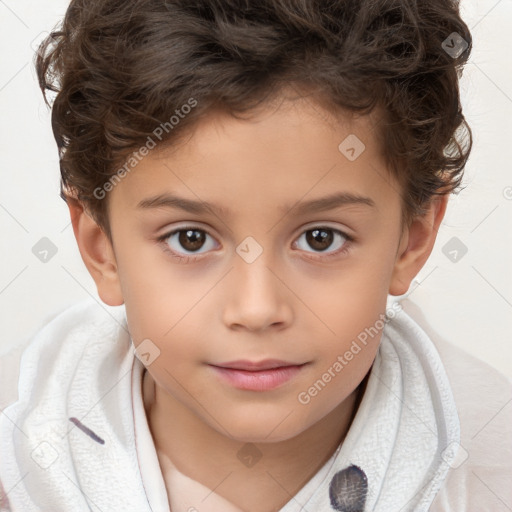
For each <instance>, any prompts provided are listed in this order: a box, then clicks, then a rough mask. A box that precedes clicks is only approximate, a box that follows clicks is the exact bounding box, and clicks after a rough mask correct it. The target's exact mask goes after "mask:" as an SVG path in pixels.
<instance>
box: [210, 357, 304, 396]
mask: <svg viewBox="0 0 512 512" xmlns="http://www.w3.org/2000/svg"><path fill="white" fill-rule="evenodd" d="M307 364H308V363H295V362H288V361H281V360H278V359H266V360H264V361H246V360H243V361H242V360H240V361H229V362H227V363H219V364H210V365H209V366H210V367H211V368H212V369H213V370H214V371H215V373H216V374H217V375H218V376H219V377H220V378H221V380H223V381H224V382H226V383H228V384H229V385H231V386H233V387H235V388H237V389H243V390H247V391H270V390H272V389H275V388H277V387H280V386H282V385H283V384H285V383H286V382H288V381H290V380H291V379H293V378H294V377H296V376H297V375H298V374H299V373H300V372H301V371H302V370H303V368H304V367H305V366H306V365H307Z"/></svg>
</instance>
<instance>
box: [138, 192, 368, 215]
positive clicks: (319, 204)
mask: <svg viewBox="0 0 512 512" xmlns="http://www.w3.org/2000/svg"><path fill="white" fill-rule="evenodd" d="M351 205H366V206H369V207H372V208H376V205H375V202H374V201H373V200H372V199H371V198H369V197H365V196H360V195H355V194H351V193H346V192H343V193H336V194H332V195H329V196H325V197H319V198H317V199H312V200H310V201H303V202H300V203H298V204H297V203H296V204H295V205H294V206H290V205H284V206H281V207H280V210H281V211H282V212H284V213H285V212H288V211H290V210H294V211H295V214H296V215H306V214H308V213H314V212H323V211H328V210H333V209H334V208H339V207H342V206H351ZM137 208H142V209H150V208H173V209H179V210H184V211H186V212H188V213H194V214H205V213H208V212H209V211H214V212H216V213H220V214H228V213H229V210H228V209H227V208H224V207H222V206H220V205H217V204H213V203H207V202H205V201H195V200H193V199H187V198H185V197H179V196H176V195H174V194H159V195H157V196H152V197H148V198H146V199H143V200H142V201H140V202H139V204H138V205H137Z"/></svg>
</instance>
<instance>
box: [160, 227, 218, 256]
mask: <svg viewBox="0 0 512 512" xmlns="http://www.w3.org/2000/svg"><path fill="white" fill-rule="evenodd" d="M158 240H159V241H160V242H162V243H164V248H165V250H167V251H169V252H170V253H172V254H174V255H176V256H177V257H183V256H192V257H194V256H195V255H196V254H197V255H201V254H203V253H204V252H207V251H208V250H210V249H213V248H214V247H215V243H214V242H213V238H212V236H211V235H209V234H208V233H207V232H206V231H204V230H203V229H199V228H196V227H185V228H183V229H176V230H174V231H171V232H170V233H167V234H165V235H163V236H161V237H159V238H158ZM209 240H210V242H209V243H208V241H209ZM203 248H205V250H203V251H201V252H198V251H199V250H200V249H203Z"/></svg>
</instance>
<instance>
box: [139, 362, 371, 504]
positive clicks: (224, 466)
mask: <svg viewBox="0 0 512 512" xmlns="http://www.w3.org/2000/svg"><path fill="white" fill-rule="evenodd" d="M367 378H368V375H367V376H366V377H365V379H363V381H362V382H361V384H360V385H359V387H358V388H357V389H356V390H355V391H354V392H353V393H352V394H350V395H349V396H348V397H347V398H346V399H345V400H344V401H343V402H342V403H341V404H339V405H338V406H337V407H336V408H335V409H333V410H332V411H331V412H330V413H329V414H327V415H326V416H325V417H324V418H322V420H320V421H319V422H317V423H316V424H314V425H313V426H311V427H310V428H308V429H307V430H305V431H303V432H301V433H300V434H299V435H297V436H295V437H293V438H291V439H287V440H284V441H279V442H270V443H264V442H263V443H250V444H251V445H252V446H251V447H250V450H252V453H256V454H258V455H260V454H261V459H260V461H262V462H264V463H262V464H260V463H256V464H254V465H251V466H250V467H245V466H244V465H243V464H241V462H240V460H239V459H238V458H237V456H236V455H237V453H238V452H239V450H240V449H241V448H242V447H244V446H245V445H246V444H247V443H245V442H241V441H238V440H234V439H231V438H229V437H227V436H225V435H224V434H222V433H220V432H219V431H217V430H215V429H213V428H212V427H210V426H209V425H208V424H206V423H205V422H203V421H202V420H201V419H200V418H198V416H197V415H196V414H194V413H193V412H192V411H190V410H189V409H188V408H187V407H185V406H184V405H183V404H181V403H180V402H179V401H177V400H175V399H174V398H173V397H172V396H170V395H169V394H168V393H167V392H166V391H165V390H163V389H161V388H160V386H158V385H157V384H156V383H155V381H154V380H153V378H152V377H151V375H150V374H149V372H147V371H145V376H144V384H143V399H144V405H145V409H146V415H147V418H148V424H149V426H150V430H151V433H152V436H153V440H154V443H155V447H156V450H157V453H158V454H159V458H160V461H161V465H162V460H163V459H165V460H167V459H168V460H170V461H171V462H172V465H173V466H175V467H176V468H177V469H178V470H179V471H180V472H181V473H183V474H184V475H186V476H188V477H189V478H191V479H193V480H196V481H198V482H199V483H201V484H202V485H204V486H206V487H208V488H209V489H212V490H213V489H215V493H217V494H218V495H220V496H222V497H223V498H225V499H227V500H228V501H230V502H231V503H233V504H234V505H236V506H239V507H241V508H242V509H243V510H244V511H247V512H264V511H268V510H276V509H279V508H281V507H282V506H284V505H285V504H286V503H287V502H288V501H289V500H290V499H291V496H293V495H295V494H296V493H297V492H298V491H299V490H300V489H301V488H302V487H303V486H304V485H305V484H306V483H307V481H308V480H309V479H310V478H311V477H312V476H313V475H314V474H315V473H316V472H317V471H318V470H319V469H320V468H321V467H322V466H323V465H324V464H325V462H326V461H327V460H328V459H329V458H330V457H331V456H332V454H333V453H334V452H335V451H336V449H337V447H338V446H339V445H340V443H342V442H343V439H344V438H345V436H346V433H347V432H348V429H349V427H350V424H351V422H352V420H353V418H354V416H355V413H356V411H357V407H358V406H359V402H360V400H361V398H362V395H363V393H364V389H365V387H366V382H367ZM245 449H247V447H246V448H245ZM163 473H164V478H165V470H163ZM228 475H229V479H227V476H228ZM219 482H223V484H222V485H219ZM247 503H253V504H254V505H253V506H252V507H251V508H248V506H247Z"/></svg>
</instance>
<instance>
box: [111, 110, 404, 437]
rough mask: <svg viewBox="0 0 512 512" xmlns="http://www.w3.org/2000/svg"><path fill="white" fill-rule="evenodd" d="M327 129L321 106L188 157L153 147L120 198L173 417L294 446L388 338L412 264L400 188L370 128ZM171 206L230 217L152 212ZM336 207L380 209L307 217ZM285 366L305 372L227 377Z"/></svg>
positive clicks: (134, 327)
mask: <svg viewBox="0 0 512 512" xmlns="http://www.w3.org/2000/svg"><path fill="white" fill-rule="evenodd" d="M322 116H325V113H323V112H322V114H320V109H319V107H316V106H315V109H313V108H312V107H311V106H310V105H308V104H307V103H305V102H301V103H299V102H297V103H293V104H292V103H285V104H283V106H282V107H281V109H279V110H277V111H271V110H268V111H266V112H265V114H264V115H261V116H260V117H259V118H258V119H257V121H250V122H245V121H237V120H235V119H233V118H231V117H229V116H227V115H221V114H219V115H216V116H215V117H211V118H209V119H208V120H207V121H205V122H203V124H201V125H199V126H198V127H197V128H196V130H195V132H194V135H193V137H192V138H191V139H190V140H189V141H188V143H187V144H184V145H182V146H178V147H176V148H175V149H174V150H173V151H172V152H170V151H169V152H168V153H160V154H159V155H157V153H156V151H157V150H158V148H156V150H153V151H152V152H151V153H150V155H149V156H147V157H145V158H144V159H143V160H141V162H140V163H139V164H138V165H137V166H136V167H135V168H134V169H133V170H132V171H131V173H130V174H128V175H127V176H126V177H125V178H124V179H123V180H122V181H121V182H120V183H119V184H118V185H117V186H116V187H115V188H114V190H113V191H112V192H111V197H110V204H109V212H110V221H111V229H112V234H113V247H114V253H115V261H116V265H117V275H118V277H119V290H120V292H119V293H120V294H122V300H124V302H125V305H126V313H127V319H128V325H129V330H130V333H131V336H132V339H133V341H134V344H135V345H136V346H137V345H139V344H140V343H141V342H142V341H143V340H145V339H149V340H151V342H152V344H150V345H147V347H146V348H149V352H151V353H152V355H153V354H154V353H155V349H154V348H152V347H154V346H156V347H158V349H159V351H160V355H159V356H158V357H157V358H156V359H155V360H154V362H153V363H152V364H151V365H150V366H149V367H148V370H149V372H150V374H151V375H152V377H153V378H154V380H155V381H156V383H157V385H158V386H160V387H161V388H162V389H163V390H165V391H166V392H167V394H168V395H167V396H166V400H168V401H169V402H168V403H169V404H171V403H176V402H175V401H176V400H177V401H178V402H179V403H180V407H182V406H185V407H186V408H188V409H189V410H190V411H192V412H194V413H195V415H196V416H197V417H199V418H200V419H202V421H204V422H205V423H206V424H208V425H210V426H211V427H212V428H214V429H216V430H217V431H219V432H221V433H224V434H226V432H229V435H230V436H231V437H233V438H235V439H238V440H241V441H254V442H256V441H274V440H283V439H288V438H291V437H292V436H295V435H297V434H299V433H300V432H302V431H304V430H305V429H306V428H308V427H310V426H312V425H313V424H315V423H316V422H318V421H319V420H320V419H321V418H323V417H324V416H326V415H327V414H328V413H329V412H331V411H333V410H334V409H335V408H336V407H338V406H340V407H342V402H343V401H344V400H345V399H346V398H347V397H349V395H351V394H352V393H353V392H354V390H355V389H356V387H357V385H358V384H359V383H360V381H361V380H362V379H363V378H364V376H365V375H366V373H367V372H368V370H369V368H370V367H371V364H372V362H373V359H374V357H375V354H376V350H377V347H378V343H379V340H380V335H381V329H382V316H381V315H382V314H383V313H384V312H385V305H386V298H387V294H388V292H390V290H391V288H392V286H393V279H394V277H393V272H394V266H395V262H396V261H397V259H398V258H399V256H398V253H399V252H400V251H401V249H400V246H401V245H400V244H401V237H400V235H401V223H400V219H401V202H400V197H399V193H398V190H399V187H398V185H397V183H396V182H395V181H394V180H393V179H392V178H391V177H390V176H389V174H388V173H387V171H386V168H385V167H384V164H383V161H382V158H381V155H380V151H379V148H378V146H377V142H376V140H375V134H374V133H373V132H372V124H371V120H370V119H369V118H359V119H358V120H355V121H352V122H349V120H348V118H347V119H346V120H345V121H344V124H338V125H336V126H334V125H333V124H332V123H331V124H329V123H327V122H326V121H325V118H324V119H322ZM350 134H355V135H356V136H357V137H358V138H359V139H360V140H361V141H362V142H363V143H364V145H365V146H366V148H365V150H364V152H363V153H362V154H360V156H359V157H358V158H356V159H355V160H354V161H350V160H349V159H348V158H347V157H346V156H345V155H344V154H343V153H342V152H341V150H340V149H339V147H338V146H339V145H340V143H342V141H344V139H345V138H346V137H347V136H348V135H350ZM357 151H358V148H356V153H355V154H356V155H357ZM348 154H349V155H350V156H351V152H349V153H348ZM157 156H158V158H157ZM165 194H169V195H170V194H172V195H174V196H176V197H179V198H183V200H187V201H194V202H201V201H204V202H208V203H211V204H212V205H218V206H220V207H221V208H222V210H221V211H209V210H207V209H206V210H205V211H201V212H200V211H199V207H196V210H197V211H195V212H193V211H185V210H183V209H180V208H170V207H164V206H161V207H158V208H150V207H147V208H141V207H139V206H138V205H139V203H141V202H142V201H147V200H148V199H149V198H152V197H154V196H159V195H165ZM334 194H340V195H346V194H350V195H351V196H357V197H360V198H364V199H361V200H360V201H357V202H345V203H343V202H340V203H339V204H338V205H337V206H336V207H332V205H333V204H334V202H333V203H332V204H331V205H330V207H329V208H327V209H325V210H322V209H321V208H318V209H317V210H315V209H311V210H308V211H304V212H300V210H301V204H303V203H307V202H310V201H312V200H319V199H321V198H325V197H327V196H333V195H334ZM186 229H189V230H192V232H191V233H189V236H187V232H186V231H183V232H181V234H180V233H178V234H175V235H173V236H172V237H170V238H168V239H167V241H165V240H164V241H160V242H158V241H157V238H159V237H162V236H163V235H165V234H168V233H170V232H171V231H177V230H186ZM315 229H318V230H319V231H318V232H317V233H315V231H314V230H315ZM339 232H342V233H346V235H348V236H349V237H351V238H353V241H349V240H347V239H345V237H344V236H343V235H342V234H340V233H339ZM322 237H325V240H323V238H322ZM322 248H323V249H324V250H323V251H322ZM169 251H173V252H174V256H172V255H171V253H170V252H169ZM194 252H195V253H196V256H191V257H190V258H189V257H188V256H190V255H191V254H192V253H194ZM260 252H261V253H260ZM193 258H195V259H193ZM376 328H377V330H378V334H375V330H376ZM365 329H367V331H365ZM364 332H366V344H364V343H363V342H361V339H363V338H364V335H361V334H362V333H364ZM368 332H371V333H372V335H368ZM358 336H359V339H358ZM354 340H356V342H357V346H358V347H359V350H358V349H357V348H356V346H355V345H354V344H353V342H354ZM146 343H147V342H146ZM347 352H351V353H352V356H353V357H351V358H350V359H349V357H347V356H346V355H345V354H346V353H347ZM340 358H341V359H340ZM269 359H272V360H280V361H283V362H284V363H283V364H288V365H302V366H300V367H299V368H288V370H286V371H282V372H278V371H275V370H274V371H270V372H267V374H266V375H264V374H263V373H261V374H255V373H253V374H252V375H247V374H244V373H243V372H242V371H236V370H229V369H228V370H224V371H222V370H219V369H218V368H216V366H219V365H221V366H222V365H224V366H226V365H227V366H230V365H229V363H230V362H233V361H250V362H261V361H264V360H269ZM342 361H343V362H342ZM336 362H338V364H336ZM231 366H233V365H231ZM340 367H341V368H340ZM326 373H328V374H329V375H328V376H327V377H326V376H325V374H326ZM258 375H259V376H258ZM329 376H330V378H329ZM319 380H320V381H322V383H320V384H319V383H318V381H319ZM315 383H317V384H316V388H315ZM312 387H313V388H315V389H316V392H315V390H314V389H313V390H311V388H312ZM163 395H164V396H165V394H163ZM160 396H162V393H161V394H160Z"/></svg>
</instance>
